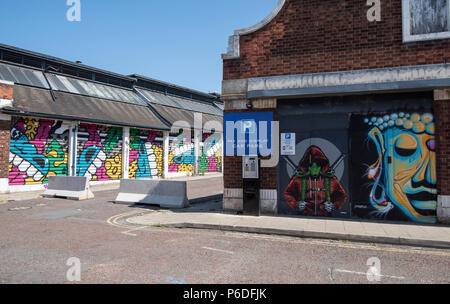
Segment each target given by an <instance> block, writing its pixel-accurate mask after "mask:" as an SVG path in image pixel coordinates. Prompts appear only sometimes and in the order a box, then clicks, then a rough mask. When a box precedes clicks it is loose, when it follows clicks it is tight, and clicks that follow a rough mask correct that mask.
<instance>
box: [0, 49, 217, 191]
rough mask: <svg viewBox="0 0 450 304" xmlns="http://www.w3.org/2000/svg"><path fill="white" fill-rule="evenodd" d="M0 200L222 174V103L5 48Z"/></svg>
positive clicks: (0, 76)
mask: <svg viewBox="0 0 450 304" xmlns="http://www.w3.org/2000/svg"><path fill="white" fill-rule="evenodd" d="M0 108H1V109H0V111H1V115H0V119H1V120H0V146H1V152H0V192H2V193H7V192H20V191H34V190H42V189H44V188H45V187H46V184H47V182H48V178H49V177H50V176H86V177H88V178H89V180H90V181H91V184H99V183H116V182H118V181H119V180H120V179H152V178H172V177H179V176H190V175H195V174H208V173H220V172H222V164H223V161H222V119H223V117H222V116H223V103H222V102H221V101H220V99H219V98H218V96H215V95H210V94H205V93H202V92H198V91H194V90H190V89H187V88H182V87H178V86H175V85H172V84H168V83H164V82H161V81H158V80H154V79H150V78H147V77H144V76H140V75H130V76H124V75H120V74H115V73H111V72H108V71H103V70H99V69H95V68H92V67H88V66H85V65H82V64H80V63H73V62H69V61H65V60H62V59H58V58H54V57H50V56H47V55H42V54H37V53H33V52H30V51H26V50H21V49H17V48H14V47H10V46H6V45H0Z"/></svg>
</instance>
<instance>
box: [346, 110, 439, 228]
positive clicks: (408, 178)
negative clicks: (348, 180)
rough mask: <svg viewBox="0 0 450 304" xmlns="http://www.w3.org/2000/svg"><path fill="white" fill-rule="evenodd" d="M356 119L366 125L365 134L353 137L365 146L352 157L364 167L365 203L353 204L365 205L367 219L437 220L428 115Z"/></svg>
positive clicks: (431, 126) (432, 127)
mask: <svg viewBox="0 0 450 304" xmlns="http://www.w3.org/2000/svg"><path fill="white" fill-rule="evenodd" d="M358 118H359V120H362V121H360V122H359V124H358V126H363V125H365V126H366V130H368V132H367V133H365V138H362V139H360V140H357V141H356V142H355V145H358V143H361V142H363V141H365V143H366V145H365V147H367V149H366V151H365V153H362V154H361V155H360V156H355V157H357V158H358V162H359V163H361V164H364V165H365V168H366V169H365V172H364V173H365V174H364V176H361V177H360V178H362V183H364V185H366V187H365V189H366V190H365V192H364V193H363V195H364V196H366V198H367V200H368V202H369V204H367V205H365V206H364V204H358V206H357V209H363V210H364V209H366V208H369V212H368V213H366V214H365V216H366V217H369V218H382V219H409V220H411V221H414V222H421V223H436V221H437V218H436V216H437V186H436V185H437V178H436V153H435V151H436V141H435V125H434V116H433V114H431V113H424V114H419V113H405V112H398V113H392V114H388V115H371V116H368V117H365V118H361V117H358ZM361 136H364V134H361ZM370 145H372V146H370ZM357 211H358V212H361V211H360V210H357Z"/></svg>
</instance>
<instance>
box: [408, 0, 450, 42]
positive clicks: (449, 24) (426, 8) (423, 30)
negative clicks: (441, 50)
mask: <svg viewBox="0 0 450 304" xmlns="http://www.w3.org/2000/svg"><path fill="white" fill-rule="evenodd" d="M402 1H403V2H402V5H403V42H410V41H421V40H433V39H445V38H450V0H402Z"/></svg>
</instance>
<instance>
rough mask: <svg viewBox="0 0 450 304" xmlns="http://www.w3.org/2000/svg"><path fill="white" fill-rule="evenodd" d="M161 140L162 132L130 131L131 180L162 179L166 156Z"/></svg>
mask: <svg viewBox="0 0 450 304" xmlns="http://www.w3.org/2000/svg"><path fill="white" fill-rule="evenodd" d="M161 140H162V133H161V132H157V131H146V130H138V129H131V130H130V156H129V178H130V179H143V178H155V177H162V175H163V173H164V162H163V157H164V155H163V148H162V147H163V145H162V142H161Z"/></svg>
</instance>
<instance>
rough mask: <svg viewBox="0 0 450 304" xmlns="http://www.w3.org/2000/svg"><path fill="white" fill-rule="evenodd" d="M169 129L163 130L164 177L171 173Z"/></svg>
mask: <svg viewBox="0 0 450 304" xmlns="http://www.w3.org/2000/svg"><path fill="white" fill-rule="evenodd" d="M169 136H170V134H169V131H164V132H163V142H164V149H163V153H164V175H163V177H164V178H167V177H168V175H169V140H170V139H169Z"/></svg>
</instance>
